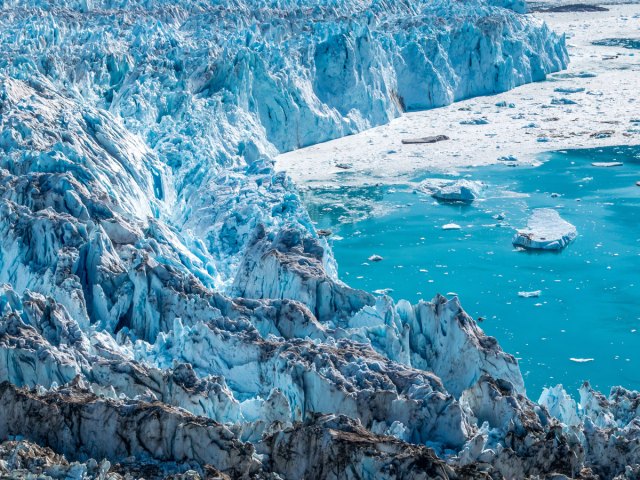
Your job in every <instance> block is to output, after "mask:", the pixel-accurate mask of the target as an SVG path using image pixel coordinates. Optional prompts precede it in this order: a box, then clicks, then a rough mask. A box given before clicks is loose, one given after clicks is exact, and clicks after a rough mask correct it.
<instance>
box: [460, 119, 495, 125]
mask: <svg viewBox="0 0 640 480" xmlns="http://www.w3.org/2000/svg"><path fill="white" fill-rule="evenodd" d="M488 123H489V120H487V119H486V118H474V119H471V120H462V121H461V122H460V125H487V124H488Z"/></svg>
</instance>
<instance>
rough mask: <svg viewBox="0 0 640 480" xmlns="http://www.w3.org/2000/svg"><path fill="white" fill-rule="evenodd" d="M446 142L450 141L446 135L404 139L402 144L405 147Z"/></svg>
mask: <svg viewBox="0 0 640 480" xmlns="http://www.w3.org/2000/svg"><path fill="white" fill-rule="evenodd" d="M445 140H449V137H447V136H446V135H433V136H430V137H420V138H403V139H402V143H404V144H405V145H412V144H418V143H436V142H443V141H445Z"/></svg>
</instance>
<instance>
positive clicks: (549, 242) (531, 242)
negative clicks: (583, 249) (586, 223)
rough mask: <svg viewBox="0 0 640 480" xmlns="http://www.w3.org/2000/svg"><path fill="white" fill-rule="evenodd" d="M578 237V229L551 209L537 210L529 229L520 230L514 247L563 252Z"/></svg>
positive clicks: (531, 218)
mask: <svg viewBox="0 0 640 480" xmlns="http://www.w3.org/2000/svg"><path fill="white" fill-rule="evenodd" d="M577 235H578V233H577V230H576V227H574V226H573V225H571V224H570V223H569V222H567V221H565V220H563V219H562V218H561V217H560V214H559V213H558V212H556V211H555V210H553V209H551V208H537V209H535V210H534V211H533V212H532V214H531V216H530V217H529V220H528V222H527V228H525V229H522V230H518V232H517V233H516V234H515V236H514V237H513V245H514V246H516V247H523V248H526V249H531V250H562V249H563V248H565V247H566V246H567V245H569V243H571V242H572V241H573V240H574V239H575V238H576V236H577Z"/></svg>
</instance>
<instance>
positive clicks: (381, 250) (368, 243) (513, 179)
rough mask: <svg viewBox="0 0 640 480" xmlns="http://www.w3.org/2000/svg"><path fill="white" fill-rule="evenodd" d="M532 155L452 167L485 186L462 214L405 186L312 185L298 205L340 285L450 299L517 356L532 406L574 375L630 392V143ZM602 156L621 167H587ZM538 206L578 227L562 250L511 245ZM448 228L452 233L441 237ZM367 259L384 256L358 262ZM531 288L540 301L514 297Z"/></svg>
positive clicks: (635, 342)
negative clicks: (528, 163)
mask: <svg viewBox="0 0 640 480" xmlns="http://www.w3.org/2000/svg"><path fill="white" fill-rule="evenodd" d="M542 160H544V163H543V165H541V166H539V167H524V166H522V167H515V168H510V167H508V166H506V165H498V166H494V167H484V168H480V169H470V170H467V171H462V172H460V173H461V175H462V176H465V177H467V178H471V179H473V180H481V181H483V182H485V183H486V184H487V188H486V190H485V193H484V198H482V199H481V200H480V201H476V202H475V203H474V204H473V205H468V206H465V205H447V204H439V203H437V202H435V201H434V200H433V199H432V198H431V197H429V196H427V195H424V194H421V193H416V192H415V190H414V188H412V187H411V186H409V185H399V186H394V187H389V186H384V187H381V186H367V187H360V188H348V189H347V188H333V189H332V188H327V189H319V190H314V191H313V192H311V193H307V194H306V196H305V200H306V202H307V205H308V207H309V210H310V212H311V215H312V217H313V218H314V220H316V221H317V222H318V228H328V229H331V230H332V231H333V232H334V235H333V237H332V238H333V240H331V242H332V245H333V249H334V253H335V256H336V259H337V261H338V265H339V267H340V276H341V278H343V279H344V280H345V281H346V282H347V283H349V284H350V285H351V286H353V287H356V288H361V289H364V290H368V291H371V292H373V291H376V290H380V289H387V288H389V289H392V292H391V295H392V296H393V297H394V298H396V299H399V298H406V299H408V300H411V301H414V302H415V301H417V300H419V299H431V298H432V297H433V296H434V295H435V294H436V293H437V292H439V293H442V294H449V295H453V294H457V295H459V297H460V299H461V302H462V305H463V307H464V308H465V309H466V310H467V312H468V313H469V314H470V315H472V316H473V317H474V318H478V317H482V318H484V320H483V321H482V323H481V326H482V328H483V329H484V330H485V331H486V332H487V333H488V334H490V335H493V336H495V337H497V338H498V340H499V342H500V344H501V346H502V347H503V348H504V349H505V350H506V351H508V352H510V353H512V354H514V355H515V356H516V357H517V358H518V359H519V362H520V367H521V370H522V372H523V374H524V376H525V382H526V385H527V390H528V393H529V395H530V396H531V397H532V398H537V396H538V395H539V393H540V390H541V389H542V387H543V386H545V385H552V384H557V383H562V384H563V385H565V387H567V388H568V389H569V390H570V391H572V390H574V389H575V388H577V387H578V386H579V385H580V383H581V382H582V381H583V380H585V379H589V380H590V381H591V383H592V384H593V385H594V386H596V387H597V388H600V389H603V390H606V391H608V389H609V388H610V387H611V386H613V385H618V384H621V385H623V386H625V387H628V388H634V389H640V187H638V186H636V182H638V181H640V147H615V148H607V149H598V150H572V151H569V152H557V153H552V154H547V155H545V156H544V157H543V159H542ZM610 161H619V162H623V163H624V165H623V166H621V167H613V168H599V167H594V166H592V165H591V163H592V162H610ZM346 174H348V172H347V173H346ZM434 176H435V175H428V174H427V175H425V177H434ZM415 180H420V179H415ZM538 207H551V208H555V209H557V210H558V212H559V213H560V214H561V216H562V217H563V218H564V219H565V220H567V221H569V222H571V223H573V224H574V225H575V226H576V227H577V229H578V238H577V239H576V241H575V242H574V243H572V244H571V245H570V246H569V247H568V248H567V249H565V250H564V251H562V252H561V253H549V252H543V253H531V252H523V251H518V250H516V249H514V248H513V246H512V244H511V239H512V236H513V234H514V228H516V227H523V226H525V224H526V220H527V217H528V215H529V214H530V212H531V209H533V208H538ZM449 223H456V224H458V225H460V226H461V227H462V228H461V229H460V230H443V229H442V226H443V225H445V224H449ZM372 254H377V255H381V256H382V257H383V258H384V260H382V261H381V262H376V263H374V262H369V261H368V260H367V259H368V257H369V256H371V255H372ZM535 290H540V291H541V294H540V296H539V297H538V298H522V297H520V296H519V295H518V292H530V291H535ZM572 359H574V360H572ZM576 359H593V360H592V361H584V362H577V361H575V360H576Z"/></svg>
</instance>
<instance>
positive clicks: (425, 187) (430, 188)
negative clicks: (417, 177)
mask: <svg viewBox="0 0 640 480" xmlns="http://www.w3.org/2000/svg"><path fill="white" fill-rule="evenodd" d="M418 189H419V190H421V191H423V192H425V193H429V194H430V195H431V196H432V197H434V198H436V199H438V200H441V201H444V202H463V203H471V202H473V201H474V200H475V199H476V198H478V196H479V195H480V191H481V190H482V183H481V182H476V181H472V180H443V179H439V178H433V179H427V180H425V181H423V182H422V183H421V184H420V186H419V187H418Z"/></svg>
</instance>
